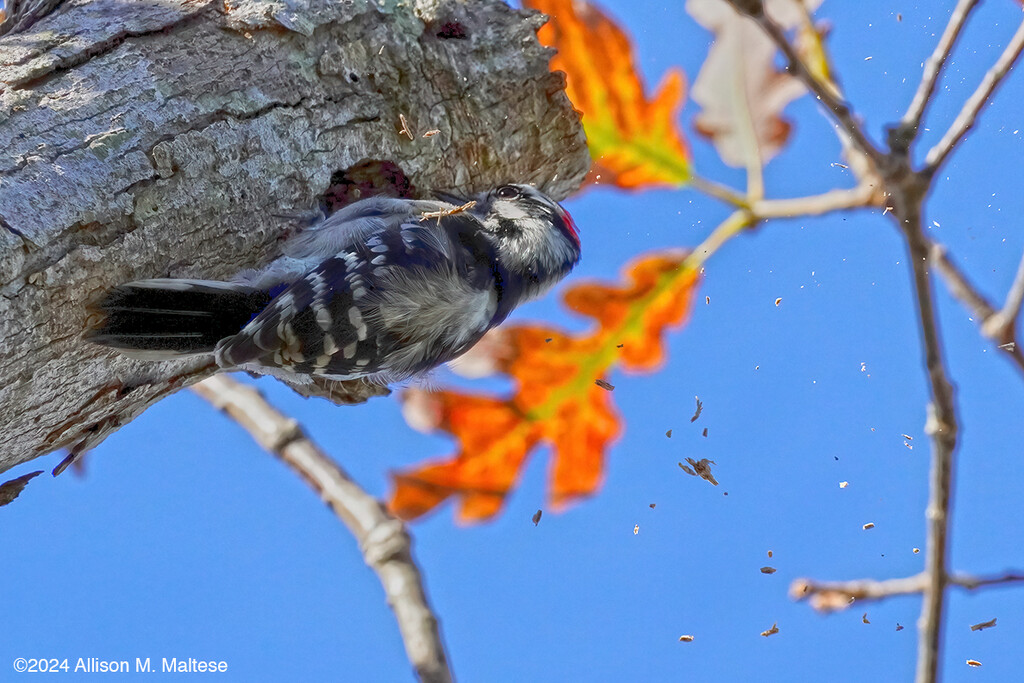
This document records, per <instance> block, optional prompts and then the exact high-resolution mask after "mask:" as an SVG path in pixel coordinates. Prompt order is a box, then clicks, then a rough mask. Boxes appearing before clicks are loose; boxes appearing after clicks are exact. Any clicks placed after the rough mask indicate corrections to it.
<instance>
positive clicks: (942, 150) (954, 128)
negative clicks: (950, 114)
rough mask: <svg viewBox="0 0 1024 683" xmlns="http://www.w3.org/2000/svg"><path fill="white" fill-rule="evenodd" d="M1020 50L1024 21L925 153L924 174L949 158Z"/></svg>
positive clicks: (1022, 42) (934, 169)
mask: <svg viewBox="0 0 1024 683" xmlns="http://www.w3.org/2000/svg"><path fill="white" fill-rule="evenodd" d="M1022 49H1024V22H1021V25H1020V26H1018V27H1017V32H1016V33H1014V34H1013V38H1011V39H1010V42H1009V44H1008V45H1007V46H1006V49H1005V50H1003V53H1002V54H1001V55H999V59H998V60H996V63H995V64H993V65H992V68H991V69H989V70H988V73H986V74H985V77H984V78H983V79H981V84H980V85H979V86H978V89H977V90H975V91H974V93H972V94H971V96H970V97H968V98H967V101H966V102H964V106H963V108H962V109H961V110H960V113H959V114H957V117H956V120H954V121H953V125H951V126H950V127H949V130H947V131H946V134H945V135H943V136H942V139H941V140H939V143H938V144H937V145H935V146H934V147H932V148H931V149H930V150H928V156H926V157H925V171H926V172H927V173H932V174H933V173H935V171H936V170H937V169H938V167H939V166H941V165H942V162H944V161H945V160H946V157H948V156H949V153H950V152H952V151H953V149H954V148H955V147H956V145H957V143H959V142H960V140H961V139H963V137H964V135H966V134H967V131H969V130H970V129H971V127H972V126H974V122H975V121H976V120H977V118H978V112H980V111H981V108H982V106H984V104H985V103H986V102H988V100H989V97H990V96H991V95H992V93H993V92H994V91H995V89H996V88H997V87H999V84H1000V83H1001V82H1002V80H1003V77H1004V76H1006V74H1007V73H1009V71H1010V69H1011V68H1012V67H1013V65H1014V62H1016V61H1017V58H1018V57H1019V56H1020V53H1021V50H1022Z"/></svg>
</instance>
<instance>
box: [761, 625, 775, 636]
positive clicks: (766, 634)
mask: <svg viewBox="0 0 1024 683" xmlns="http://www.w3.org/2000/svg"><path fill="white" fill-rule="evenodd" d="M778 632H779V622H777V621H776V622H775V623H774V624H772V627H771V628H770V629H768V630H767V631H761V635H762V636H764V637H765V638H767V637H768V636H770V635H774V634H776V633H778Z"/></svg>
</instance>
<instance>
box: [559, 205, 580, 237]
mask: <svg viewBox="0 0 1024 683" xmlns="http://www.w3.org/2000/svg"><path fill="white" fill-rule="evenodd" d="M558 213H559V217H560V218H561V219H562V224H563V225H565V231H566V232H567V233H569V237H571V238H572V241H573V242H575V243H576V246H577V247H578V246H580V231H579V228H577V227H576V221H574V220H573V219H572V216H570V215H569V212H568V211H566V210H565V209H563V208H562V207H561V206H559V207H558Z"/></svg>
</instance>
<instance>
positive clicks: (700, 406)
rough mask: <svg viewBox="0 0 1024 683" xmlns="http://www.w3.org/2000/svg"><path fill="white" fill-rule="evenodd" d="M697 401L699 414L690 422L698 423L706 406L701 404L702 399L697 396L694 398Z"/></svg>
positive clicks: (695, 414)
mask: <svg viewBox="0 0 1024 683" xmlns="http://www.w3.org/2000/svg"><path fill="white" fill-rule="evenodd" d="M693 398H694V399H695V400H696V401H697V412H695V413H694V414H693V417H691V418H690V422H696V421H697V418H698V417H700V414H701V412H702V411H703V410H704V404H703V403H701V402H700V399H699V398H698V397H696V396H694V397H693Z"/></svg>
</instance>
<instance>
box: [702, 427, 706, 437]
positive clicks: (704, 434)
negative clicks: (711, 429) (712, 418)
mask: <svg viewBox="0 0 1024 683" xmlns="http://www.w3.org/2000/svg"><path fill="white" fill-rule="evenodd" d="M707 435H708V428H707V427H705V428H704V431H703V432H701V436H707Z"/></svg>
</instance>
